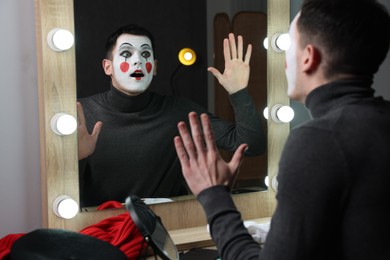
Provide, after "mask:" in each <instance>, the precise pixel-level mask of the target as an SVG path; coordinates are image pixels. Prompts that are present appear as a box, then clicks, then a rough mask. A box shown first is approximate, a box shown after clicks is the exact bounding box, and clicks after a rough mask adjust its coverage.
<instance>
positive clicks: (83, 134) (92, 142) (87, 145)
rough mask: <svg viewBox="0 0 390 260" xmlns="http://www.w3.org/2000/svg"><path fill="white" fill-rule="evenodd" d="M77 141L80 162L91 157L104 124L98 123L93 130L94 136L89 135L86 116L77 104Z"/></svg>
mask: <svg viewBox="0 0 390 260" xmlns="http://www.w3.org/2000/svg"><path fill="white" fill-rule="evenodd" d="M77 120H78V127H77V141H78V157H79V160H82V159H84V158H87V157H88V156H90V155H91V154H92V153H93V152H94V151H95V147H96V142H97V139H98V136H99V133H100V130H101V129H102V125H103V123H102V122H100V121H99V122H97V123H96V124H95V126H94V128H93V131H92V134H89V133H88V129H87V126H86V125H85V116H84V111H83V107H82V106H81V104H80V103H79V102H77Z"/></svg>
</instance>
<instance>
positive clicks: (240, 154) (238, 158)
mask: <svg viewBox="0 0 390 260" xmlns="http://www.w3.org/2000/svg"><path fill="white" fill-rule="evenodd" d="M247 149H248V145H247V144H241V145H240V146H239V147H238V148H237V150H236V151H235V152H234V154H233V157H232V159H231V160H230V162H229V167H230V169H231V170H232V172H236V171H237V170H238V168H239V167H240V165H241V163H242V161H243V159H244V152H245V151H246V150H247Z"/></svg>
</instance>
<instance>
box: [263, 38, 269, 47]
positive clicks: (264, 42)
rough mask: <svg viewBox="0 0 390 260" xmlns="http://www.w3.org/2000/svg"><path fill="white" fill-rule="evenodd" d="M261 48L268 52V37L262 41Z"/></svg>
mask: <svg viewBox="0 0 390 260" xmlns="http://www.w3.org/2000/svg"><path fill="white" fill-rule="evenodd" d="M263 46H264V49H266V50H268V37H265V39H264V41H263Z"/></svg>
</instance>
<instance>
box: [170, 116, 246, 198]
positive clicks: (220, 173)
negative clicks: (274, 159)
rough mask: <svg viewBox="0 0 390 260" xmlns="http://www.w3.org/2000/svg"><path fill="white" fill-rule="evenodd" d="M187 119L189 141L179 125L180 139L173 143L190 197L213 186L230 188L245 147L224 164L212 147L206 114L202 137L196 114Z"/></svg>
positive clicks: (241, 147)
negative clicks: (191, 194) (190, 192)
mask: <svg viewBox="0 0 390 260" xmlns="http://www.w3.org/2000/svg"><path fill="white" fill-rule="evenodd" d="M188 118H189V121H190V126H191V134H192V137H191V135H190V133H189V131H188V129H187V126H186V124H185V123H184V122H179V124H178V129H179V132H180V137H179V136H176V137H175V138H174V142H175V148H176V152H177V154H178V157H179V160H180V163H181V167H182V171H183V175H184V178H185V179H186V181H187V184H188V186H189V188H190V189H191V191H192V193H193V194H194V195H196V196H197V195H198V194H199V193H200V192H201V191H203V190H204V189H207V188H209V187H212V186H216V185H226V186H228V187H231V186H232V185H233V184H234V181H235V179H236V176H237V173H238V169H239V166H240V164H241V161H242V159H243V154H244V151H245V149H246V148H247V145H246V144H241V145H240V146H239V147H238V148H237V150H236V151H235V153H234V155H233V157H232V159H231V161H230V162H225V161H224V160H223V158H222V157H221V156H220V154H219V151H218V148H217V146H216V144H215V140H214V134H213V132H212V130H211V125H210V119H209V117H208V116H207V115H206V114H202V115H201V116H200V118H201V123H202V127H203V131H204V133H202V129H201V124H200V122H199V119H198V115H197V114H196V113H195V112H191V113H189V115H188Z"/></svg>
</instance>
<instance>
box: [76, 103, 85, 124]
mask: <svg viewBox="0 0 390 260" xmlns="http://www.w3.org/2000/svg"><path fill="white" fill-rule="evenodd" d="M76 108H77V119H78V120H77V121H78V124H79V127H80V126H82V125H85V117H84V110H83V106H82V105H81V103H80V102H77V103H76Z"/></svg>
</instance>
